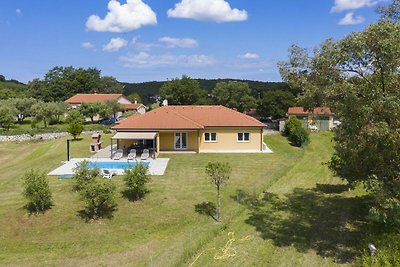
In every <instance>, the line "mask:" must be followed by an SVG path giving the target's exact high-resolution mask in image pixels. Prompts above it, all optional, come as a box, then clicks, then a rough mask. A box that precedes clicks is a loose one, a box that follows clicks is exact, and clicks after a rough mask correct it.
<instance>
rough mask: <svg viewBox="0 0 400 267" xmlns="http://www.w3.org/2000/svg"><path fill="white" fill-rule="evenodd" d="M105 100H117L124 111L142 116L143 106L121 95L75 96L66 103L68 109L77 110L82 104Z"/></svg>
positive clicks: (144, 107)
mask: <svg viewBox="0 0 400 267" xmlns="http://www.w3.org/2000/svg"><path fill="white" fill-rule="evenodd" d="M107 100H117V101H118V103H120V104H121V106H122V107H123V108H124V109H125V111H133V112H135V113H139V114H144V113H145V112H146V106H144V105H143V104H140V103H137V102H136V101H135V103H132V102H131V101H130V100H129V99H128V98H127V97H126V96H124V95H122V94H76V95H74V96H72V97H70V98H68V99H67V100H65V102H66V103H68V105H69V106H70V108H74V109H75V108H78V107H79V106H80V105H81V104H82V103H96V102H105V101H107Z"/></svg>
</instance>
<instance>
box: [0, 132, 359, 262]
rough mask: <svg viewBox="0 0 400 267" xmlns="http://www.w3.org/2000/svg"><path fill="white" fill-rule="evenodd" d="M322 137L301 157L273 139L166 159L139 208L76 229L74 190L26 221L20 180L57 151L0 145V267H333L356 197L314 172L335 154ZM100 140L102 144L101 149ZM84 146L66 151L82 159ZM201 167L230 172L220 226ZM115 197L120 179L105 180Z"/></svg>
mask: <svg viewBox="0 0 400 267" xmlns="http://www.w3.org/2000/svg"><path fill="white" fill-rule="evenodd" d="M331 137H332V136H331V134H330V133H320V134H312V135H311V143H310V144H309V146H307V147H306V148H305V149H301V148H295V147H292V146H290V145H289V144H288V142H287V141H286V139H284V138H283V137H281V136H279V135H273V136H267V137H266V139H265V141H266V143H267V144H268V146H269V147H270V148H271V149H272V150H273V151H274V153H273V154H262V155H261V154H229V155H226V154H225V155H218V154H212V155H209V154H201V155H171V154H168V155H164V156H165V157H169V158H170V159H171V160H170V163H169V166H168V169H167V172H166V174H165V175H164V176H154V177H152V180H151V183H150V184H149V188H150V193H149V194H148V195H147V196H146V198H145V199H144V200H143V201H138V202H134V203H132V202H129V201H128V200H126V199H125V198H123V197H122V195H121V194H119V195H118V199H117V202H118V210H117V211H116V212H115V213H114V217H113V218H112V219H110V220H107V219H105V220H101V221H98V222H89V223H86V222H85V221H84V220H82V219H81V218H80V217H79V215H78V214H79V213H78V212H79V210H81V209H82V205H83V204H82V202H81V201H80V200H79V197H78V195H77V193H75V192H73V191H72V190H71V188H72V185H73V181H71V180H59V179H57V178H55V177H50V186H51V189H52V191H53V196H54V206H53V208H52V209H51V210H50V211H48V212H46V213H45V214H40V215H29V214H28V213H27V212H26V210H25V209H24V204H25V200H24V198H23V197H22V195H21V192H22V188H21V176H22V175H23V174H24V172H25V171H27V170H29V169H30V168H35V169H40V170H43V171H46V172H48V171H50V170H52V169H54V168H56V167H58V166H59V165H60V162H61V161H62V160H65V157H66V156H65V139H58V140H52V141H47V142H34V143H20V144H17V143H0V163H1V164H0V229H1V230H0V244H1V246H0V264H3V265H15V266H43V265H51V266H54V265H55V266H77V265H79V266H98V265H115V266H336V265H338V264H340V265H354V264H356V262H355V260H356V259H357V256H358V255H359V253H360V252H361V250H362V249H361V248H360V245H361V243H362V239H363V234H362V233H363V228H364V227H365V226H364V221H365V218H364V216H365V214H366V209H365V201H366V197H365V195H364V193H363V192H362V191H361V190H355V191H349V190H347V187H346V185H344V183H343V182H342V181H341V180H340V179H338V178H336V177H333V176H332V174H331V173H330V172H329V170H328V169H327V167H326V166H325V165H323V164H322V163H324V162H326V161H328V160H329V158H330V155H331V154H332V152H333V149H332V142H331ZM107 139H109V138H108V137H107V136H105V138H104V141H105V142H107ZM88 144H89V139H88V137H85V138H84V139H83V140H81V141H77V142H73V144H72V154H73V156H74V157H82V156H87V155H88ZM209 161H228V162H230V163H231V165H232V167H233V172H232V176H231V179H230V181H229V183H228V184H227V186H226V187H224V188H223V189H222V210H221V212H222V222H221V223H220V224H218V223H216V222H215V220H214V218H213V216H214V214H213V212H212V211H213V207H212V205H210V204H209V203H208V202H213V203H216V190H215V189H214V188H213V186H212V185H211V184H210V183H209V181H208V180H207V178H206V176H205V174H204V167H205V165H206V164H207V162H209ZM114 180H115V181H116V183H117V184H118V187H119V191H122V190H123V182H122V177H116V178H114Z"/></svg>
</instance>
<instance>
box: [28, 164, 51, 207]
mask: <svg viewBox="0 0 400 267" xmlns="http://www.w3.org/2000/svg"><path fill="white" fill-rule="evenodd" d="M23 195H24V196H25V197H26V199H27V200H28V204H27V208H28V210H29V211H31V212H36V213H39V212H43V211H46V210H48V209H50V207H51V206H52V204H53V201H52V195H51V190H50V187H49V181H48V179H47V176H46V174H45V173H41V172H38V171H35V170H30V171H28V172H27V173H25V175H24V192H23Z"/></svg>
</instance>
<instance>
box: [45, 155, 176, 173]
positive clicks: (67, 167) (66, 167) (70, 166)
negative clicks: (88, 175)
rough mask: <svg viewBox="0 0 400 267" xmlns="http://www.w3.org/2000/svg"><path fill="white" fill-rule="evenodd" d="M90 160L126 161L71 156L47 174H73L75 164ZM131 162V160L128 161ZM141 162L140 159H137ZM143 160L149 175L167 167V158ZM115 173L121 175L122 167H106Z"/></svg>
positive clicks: (123, 160) (161, 171)
mask: <svg viewBox="0 0 400 267" xmlns="http://www.w3.org/2000/svg"><path fill="white" fill-rule="evenodd" d="M84 160H87V161H92V162H127V159H126V158H122V159H121V160H112V159H109V158H72V159H71V160H70V161H64V162H63V164H62V165H61V166H60V167H58V168H57V169H55V170H53V171H51V172H50V173H48V175H57V176H59V175H65V174H74V169H75V168H76V166H77V165H78V164H79V163H80V162H82V161H84ZM130 162H132V161H130ZM137 162H141V161H137ZM143 162H149V163H150V165H149V174H150V175H164V173H165V170H166V168H167V165H168V162H169V159H168V158H157V159H151V158H149V159H148V160H146V161H143ZM107 170H110V171H112V172H114V173H116V174H117V175H123V174H124V170H123V169H108V168H107Z"/></svg>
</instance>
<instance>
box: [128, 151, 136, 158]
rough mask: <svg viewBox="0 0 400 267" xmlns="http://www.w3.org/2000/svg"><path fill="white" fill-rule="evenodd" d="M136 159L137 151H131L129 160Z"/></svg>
mask: <svg viewBox="0 0 400 267" xmlns="http://www.w3.org/2000/svg"><path fill="white" fill-rule="evenodd" d="M135 159H136V149H131V150H130V151H129V154H128V160H135Z"/></svg>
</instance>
